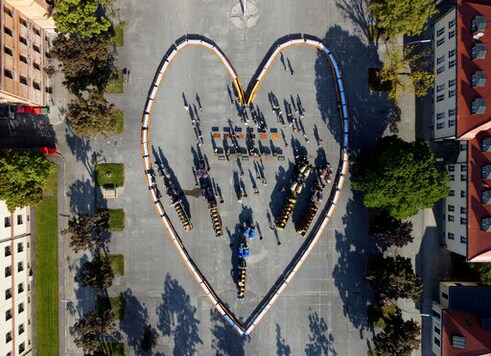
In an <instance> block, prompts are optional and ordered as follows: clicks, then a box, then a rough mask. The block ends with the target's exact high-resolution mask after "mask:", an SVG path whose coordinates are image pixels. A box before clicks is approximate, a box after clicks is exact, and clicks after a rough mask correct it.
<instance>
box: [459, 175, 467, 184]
mask: <svg viewBox="0 0 491 356" xmlns="http://www.w3.org/2000/svg"><path fill="white" fill-rule="evenodd" d="M460 180H461V181H462V182H465V181H466V180H467V174H461V175H460Z"/></svg>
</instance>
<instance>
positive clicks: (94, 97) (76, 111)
mask: <svg viewBox="0 0 491 356" xmlns="http://www.w3.org/2000/svg"><path fill="white" fill-rule="evenodd" d="M68 110H69V111H68V115H67V116H68V119H70V121H71V123H72V127H73V131H74V132H75V133H76V134H77V136H86V137H90V136H97V135H106V134H108V133H110V132H113V131H114V128H115V126H116V119H115V114H116V109H115V108H114V105H113V104H109V103H108V101H107V100H106V99H105V98H104V95H103V93H101V92H99V91H97V90H90V91H89V93H88V98H87V99H85V98H82V97H79V98H77V99H76V100H75V102H73V103H71V104H70V105H69V106H68Z"/></svg>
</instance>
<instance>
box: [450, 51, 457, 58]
mask: <svg viewBox="0 0 491 356" xmlns="http://www.w3.org/2000/svg"><path fill="white" fill-rule="evenodd" d="M455 52H456V51H455V49H452V50H450V51H448V58H452V57H453V56H455Z"/></svg>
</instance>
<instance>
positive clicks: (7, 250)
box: [5, 242, 29, 257]
mask: <svg viewBox="0 0 491 356" xmlns="http://www.w3.org/2000/svg"><path fill="white" fill-rule="evenodd" d="M27 248H29V242H28V243H27ZM23 251H24V244H23V243H22V242H18V243H17V253H21V252H23ZM11 254H12V250H11V249H10V246H5V257H8V256H10V255H11Z"/></svg>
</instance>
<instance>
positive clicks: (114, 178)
mask: <svg viewBox="0 0 491 356" xmlns="http://www.w3.org/2000/svg"><path fill="white" fill-rule="evenodd" d="M95 179H96V183H97V185H99V186H101V187H102V186H104V185H114V186H116V187H122V186H123V185H124V164H122V163H99V164H96V165H95Z"/></svg>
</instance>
